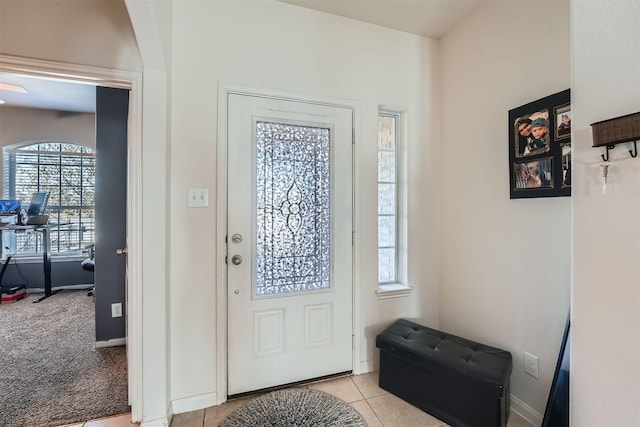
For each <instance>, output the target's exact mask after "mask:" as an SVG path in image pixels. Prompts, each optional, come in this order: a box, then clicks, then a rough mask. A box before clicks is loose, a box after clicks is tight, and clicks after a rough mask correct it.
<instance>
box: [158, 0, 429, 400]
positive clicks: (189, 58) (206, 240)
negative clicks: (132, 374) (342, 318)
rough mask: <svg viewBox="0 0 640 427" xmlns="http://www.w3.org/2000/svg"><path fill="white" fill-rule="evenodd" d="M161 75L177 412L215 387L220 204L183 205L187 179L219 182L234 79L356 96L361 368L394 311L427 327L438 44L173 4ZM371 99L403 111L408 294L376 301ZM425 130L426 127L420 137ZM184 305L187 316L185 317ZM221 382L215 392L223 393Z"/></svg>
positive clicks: (241, 5)
mask: <svg viewBox="0 0 640 427" xmlns="http://www.w3.org/2000/svg"><path fill="white" fill-rule="evenodd" d="M173 24H174V25H173V34H174V36H173V55H174V56H173V61H172V67H171V68H172V79H171V85H172V90H171V98H172V102H171V123H172V127H171V153H170V159H171V166H170V168H171V214H170V216H171V230H172V232H171V255H170V259H171V274H170V278H171V296H170V302H171V366H172V377H171V383H172V399H173V400H174V402H175V401H178V402H179V407H180V408H181V410H186V408H189V407H190V406H191V405H197V404H200V403H198V402H202V401H199V400H198V399H199V396H200V397H201V396H209V397H208V398H213V396H214V393H215V392H217V390H216V377H215V370H216V363H217V360H216V350H217V349H216V335H215V325H216V323H215V322H216V289H217V286H220V285H224V284H219V283H216V280H215V279H216V274H217V273H218V272H217V271H216V269H215V259H216V257H220V256H223V254H218V253H216V245H217V243H218V241H219V240H220V239H224V236H223V235H218V234H217V230H216V220H217V216H216V215H218V214H220V213H222V212H223V211H224V209H225V207H224V206H216V205H215V204H212V206H211V207H210V208H209V209H187V207H186V193H187V188H189V187H206V188H209V189H210V195H211V200H212V201H215V189H216V186H217V171H216V163H217V157H216V148H217V142H218V141H217V139H216V138H217V132H218V130H217V122H216V120H217V117H218V111H217V85H218V84H219V82H227V83H236V84H242V85H249V86H255V87H261V88H267V89H276V90H283V91H289V92H292V93H293V94H303V95H311V96H322V97H334V98H339V99H346V100H354V101H357V102H359V105H360V108H359V111H358V114H359V117H358V124H357V129H356V132H357V148H356V150H357V152H356V157H357V159H356V168H357V175H356V185H357V200H356V212H357V214H356V215H357V218H356V221H357V230H356V232H357V241H356V273H355V274H356V280H357V286H359V289H360V294H359V299H358V300H357V301H356V310H357V313H358V314H359V317H358V318H357V319H356V322H357V324H358V325H359V329H358V330H357V331H356V334H358V335H359V336H360V337H362V341H361V346H360V348H358V349H357V351H358V360H359V361H360V366H355V367H354V369H355V370H356V371H360V370H362V369H372V368H373V367H374V366H375V363H376V359H377V350H376V349H375V343H374V337H375V334H376V333H377V332H379V331H380V330H381V329H382V328H384V327H385V326H387V325H388V323H389V322H390V321H391V320H392V319H395V318H397V317H401V316H406V317H416V318H420V319H421V321H423V322H425V323H428V324H431V325H434V326H437V322H438V294H437V287H438V284H437V259H438V258H437V250H436V249H437V233H436V227H435V224H436V214H437V210H436V207H435V203H434V200H433V199H434V195H435V194H436V192H437V186H436V183H437V172H438V165H437V162H436V158H435V153H436V152H437V150H436V148H435V146H436V143H437V141H436V139H435V136H434V135H436V132H437V121H436V114H435V112H434V111H433V109H432V108H431V107H430V103H432V102H434V101H436V100H437V92H435V89H434V81H435V79H436V76H435V73H436V71H434V70H437V68H438V67H437V52H438V50H437V43H435V42H433V41H430V40H427V39H424V38H420V37H417V36H413V35H409V34H406V33H401V32H397V31H391V30H387V29H383V28H380V27H376V26H373V25H369V24H363V23H359V22H356V21H352V20H348V19H344V18H339V17H336V16H333V15H328V14H324V13H318V12H313V11H310V10H307V9H303V8H299V7H296V6H292V5H288V4H282V3H279V2H273V1H244V2H236V1H216V2H175V3H174V17H173ZM378 105H390V106H397V107H403V108H406V109H407V112H408V115H409V122H408V123H409V127H408V135H409V141H410V142H409V148H408V159H409V162H410V163H409V173H408V185H409V187H410V195H411V196H410V198H409V201H408V205H409V214H408V221H409V229H410V230H411V233H410V241H409V243H408V244H409V246H410V248H411V251H412V254H413V258H411V259H410V263H409V281H410V284H411V285H413V286H415V287H416V291H415V292H413V294H411V295H410V296H409V297H404V298H397V299H386V300H378V298H377V296H376V294H375V293H374V290H375V289H376V285H377V275H376V265H377V261H376V259H377V255H376V230H377V222H376V216H375V212H376V209H377V208H376V203H377V200H376V180H377V178H376V176H377V167H376V159H377V154H376V143H377V135H376V132H377V109H378ZM425 129H431V131H430V133H428V132H427V131H426V130H425ZM187 313H188V315H187ZM223 391H224V390H221V391H220V392H221V393H222V392H223Z"/></svg>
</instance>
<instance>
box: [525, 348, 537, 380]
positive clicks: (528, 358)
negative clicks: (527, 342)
mask: <svg viewBox="0 0 640 427" xmlns="http://www.w3.org/2000/svg"><path fill="white" fill-rule="evenodd" d="M524 372H526V373H527V374H529V375H531V376H532V377H534V378H538V357H537V356H534V355H533V354H529V353H527V352H526V351H525V352H524Z"/></svg>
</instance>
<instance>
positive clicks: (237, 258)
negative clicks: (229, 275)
mask: <svg viewBox="0 0 640 427" xmlns="http://www.w3.org/2000/svg"><path fill="white" fill-rule="evenodd" d="M231 262H232V263H233V265H240V264H242V257H241V256H240V255H234V256H233V257H232V258H231Z"/></svg>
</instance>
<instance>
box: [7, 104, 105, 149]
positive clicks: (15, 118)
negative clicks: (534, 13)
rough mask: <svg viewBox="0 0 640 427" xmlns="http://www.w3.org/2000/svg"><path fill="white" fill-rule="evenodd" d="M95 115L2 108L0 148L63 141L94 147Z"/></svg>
mask: <svg viewBox="0 0 640 427" xmlns="http://www.w3.org/2000/svg"><path fill="white" fill-rule="evenodd" d="M95 120H96V118H95V114H93V113H79V114H71V115H69V114H65V115H62V116H61V115H59V114H58V112H57V111H53V110H42V109H37V108H21V107H8V106H4V107H2V109H1V112H0V145H1V146H4V145H11V144H16V143H19V142H27V141H42V140H48V141H63V142H71V143H73V144H80V145H85V146H87V147H95V146H96V122H95Z"/></svg>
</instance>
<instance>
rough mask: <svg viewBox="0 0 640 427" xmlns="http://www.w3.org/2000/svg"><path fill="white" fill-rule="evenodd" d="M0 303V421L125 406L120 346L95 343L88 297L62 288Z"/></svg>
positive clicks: (66, 419)
mask: <svg viewBox="0 0 640 427" xmlns="http://www.w3.org/2000/svg"><path fill="white" fill-rule="evenodd" d="M39 296H40V295H38V294H34V295H28V296H27V297H26V298H25V299H23V300H20V301H16V302H13V303H10V304H0V427H24V426H29V427H52V426H59V425H63V424H71V423H75V422H79V421H86V420H89V419H94V418H99V417H104V416H108V415H114V414H119V413H124V412H128V411H129V410H130V408H129V406H128V402H127V400H128V399H127V362H126V347H124V346H120V347H109V348H103V349H95V348H94V343H95V326H94V325H95V320H94V316H95V314H94V302H93V298H92V297H89V296H87V293H86V291H68V290H65V291H62V292H59V293H57V294H55V295H54V296H52V297H50V298H47V299H45V300H44V301H42V302H40V303H38V304H33V303H32V302H33V300H35V299H37V298H38V297H39Z"/></svg>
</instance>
